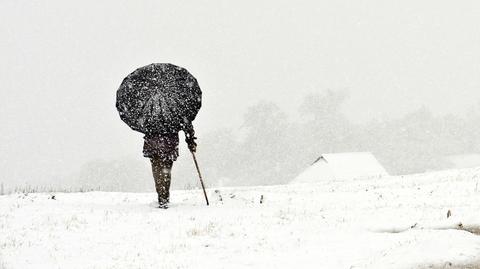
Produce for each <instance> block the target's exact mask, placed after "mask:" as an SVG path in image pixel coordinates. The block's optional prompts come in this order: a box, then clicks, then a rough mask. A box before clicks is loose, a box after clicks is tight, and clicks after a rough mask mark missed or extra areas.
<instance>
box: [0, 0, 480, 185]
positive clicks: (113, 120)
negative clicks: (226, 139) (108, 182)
mask: <svg viewBox="0 0 480 269" xmlns="http://www.w3.org/2000/svg"><path fill="white" fill-rule="evenodd" d="M0 36H1V42H0V59H1V60H0V126H1V127H0V128H1V129H0V130H1V131H0V138H1V144H0V181H4V182H9V181H10V182H11V181H18V182H21V181H23V180H28V181H31V180H32V179H35V178H38V179H42V178H48V177H52V176H55V175H59V174H67V173H69V172H70V171H71V170H73V169H76V168H78V167H79V166H80V165H81V164H83V163H84V162H86V161H88V160H91V159H95V158H104V159H111V158H117V157H122V156H130V155H132V156H133V155H135V156H138V158H141V145H142V139H141V135H140V134H138V133H135V132H133V131H131V130H130V129H129V128H128V127H127V126H126V125H125V124H124V123H123V122H121V121H120V119H119V117H118V114H117V112H116V110H115V106H114V103H115V92H116V89H117V88H118V86H119V84H120V82H121V81H122V79H123V78H124V77H125V76H126V75H127V74H128V73H130V72H131V71H133V70H134V69H135V68H137V67H140V66H143V65H146V64H150V63H152V62H171V63H174V64H177V65H180V66H183V67H185V68H187V69H188V70H189V71H190V72H191V73H192V74H193V75H194V76H196V78H197V79H198V81H199V83H200V86H201V87H202V90H203V93H204V95H203V97H204V99H203V102H204V103H203V104H204V105H203V108H202V110H201V112H200V114H199V116H198V119H197V121H196V122H195V126H196V127H197V132H198V133H199V135H200V139H201V134H202V133H205V132H208V131H209V130H213V129H215V128H217V127H221V126H225V125H228V126H236V125H238V124H239V123H240V119H241V117H242V115H243V112H244V111H245V109H246V108H247V107H248V106H249V105H251V104H253V103H256V102H257V101H259V100H272V101H274V102H277V103H278V104H279V105H280V106H281V107H282V108H284V109H285V110H287V111H289V112H291V113H294V111H295V108H296V107H297V106H298V104H299V103H300V100H301V98H303V96H304V95H305V94H306V93H309V92H316V91H321V90H325V89H333V90H335V89H346V90H348V91H349V92H350V94H351V98H350V100H349V103H348V107H347V108H348V109H347V110H346V113H347V114H348V115H349V116H350V117H351V118H352V119H353V120H356V121H364V120H368V119H371V118H375V117H392V116H393V117H395V116H401V115H402V114H403V113H406V112H408V111H411V110H413V109H415V108H418V107H419V106H421V105H426V106H427V107H429V108H430V109H432V110H433V111H434V112H437V113H448V112H453V113H463V112H464V111H465V109H466V108H467V107H468V106H470V105H472V104H474V103H476V102H477V101H478V100H480V2H478V1H438V0H437V1H405V0H403V1H385V0H378V1H377V0H376V1H279V0H275V1H212V0H209V1H200V0H195V1H158V0H155V1H153V0H152V1H121V0H115V1H114V0H105V1H90V0H88V1H86V0H83V1H63V0H48V1H33V0H28V1H27V0H1V1H0ZM386 115H387V116H386Z"/></svg>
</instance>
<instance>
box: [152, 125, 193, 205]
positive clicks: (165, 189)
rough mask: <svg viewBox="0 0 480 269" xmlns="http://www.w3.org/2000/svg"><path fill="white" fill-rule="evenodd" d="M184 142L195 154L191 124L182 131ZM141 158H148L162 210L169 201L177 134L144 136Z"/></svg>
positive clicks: (177, 142)
mask: <svg viewBox="0 0 480 269" xmlns="http://www.w3.org/2000/svg"><path fill="white" fill-rule="evenodd" d="M183 131H184V133H185V142H187V145H188V148H189V149H190V151H191V152H195V151H196V149H197V144H196V143H195V139H196V137H195V131H194V130H193V125H192V124H191V123H189V124H186V125H185V128H184V129H183ZM144 139H145V142H144V144H143V156H145V157H147V158H150V162H151V164H152V174H153V179H154V181H155V189H156V191H157V194H158V204H159V206H160V207H162V208H166V207H167V206H168V203H169V200H170V182H171V172H172V165H173V162H174V161H176V160H177V157H178V144H179V139H178V132H176V133H175V132H172V133H163V134H162V133H158V134H146V135H145V136H144Z"/></svg>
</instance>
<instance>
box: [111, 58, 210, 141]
mask: <svg viewBox="0 0 480 269" xmlns="http://www.w3.org/2000/svg"><path fill="white" fill-rule="evenodd" d="M201 105H202V91H201V90H200V86H199V85H198V82H197V80H196V79H195V78H194V77H193V76H192V75H191V74H190V73H189V72H188V71H187V70H186V69H184V68H181V67H178V66H176V65H173V64H164V63H157V64H150V65H147V66H144V67H140V68H138V69H137V70H135V71H133V72H132V73H131V74H130V75H128V76H127V77H126V78H125V79H124V80H123V81H122V84H121V85H120V87H119V88H118V90H117V103H116V106H117V110H118V113H119V114H120V118H121V119H122V120H123V121H124V122H125V123H126V124H127V125H128V126H130V128H132V129H133V130H135V131H138V132H141V133H144V134H167V133H174V132H178V131H180V130H182V129H183V127H184V126H185V125H187V124H189V123H191V122H192V121H193V120H194V119H195V117H196V116H197V113H198V110H199V109H200V107H201Z"/></svg>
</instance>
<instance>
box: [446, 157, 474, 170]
mask: <svg viewBox="0 0 480 269" xmlns="http://www.w3.org/2000/svg"><path fill="white" fill-rule="evenodd" d="M446 159H447V161H448V162H450V163H451V164H452V166H453V168H456V169H463V168H473V167H480V154H477V153H471V154H461V155H450V156H447V157H446Z"/></svg>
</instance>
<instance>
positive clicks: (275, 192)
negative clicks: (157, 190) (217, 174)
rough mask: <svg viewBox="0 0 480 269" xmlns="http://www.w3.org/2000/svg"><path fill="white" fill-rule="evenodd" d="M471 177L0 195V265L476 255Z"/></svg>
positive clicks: (299, 262)
mask: <svg viewBox="0 0 480 269" xmlns="http://www.w3.org/2000/svg"><path fill="white" fill-rule="evenodd" d="M479 185H480V169H469V170H457V171H445V172H436V173H429V174H422V175H412V176H404V177H389V178H381V179H368V180H356V181H342V182H338V181H337V182H322V183H318V184H308V185H302V184H299V185H285V186H270V187H249V188H246V187H245V188H222V189H219V192H217V193H216V192H215V189H209V190H208V192H209V195H210V199H211V206H209V207H206V206H205V205H204V200H203V197H202V194H201V192H200V191H197V190H195V191H174V192H173V194H172V202H173V204H172V206H171V208H170V209H168V210H162V209H157V208H155V203H154V199H155V195H154V194H153V193H146V194H137V193H104V192H90V193H55V194H54V195H55V199H51V198H52V197H51V196H52V195H51V194H42V193H40V194H28V195H25V194H12V195H8V196H0V268H2V269H3V268H8V269H10V268H21V269H25V268H49V269H53V268H102V269H103V268H347V269H348V268H416V267H417V266H421V267H422V268H428V267H429V266H430V265H437V266H439V268H444V267H445V266H447V267H446V268H448V265H449V264H450V263H451V264H453V265H463V264H472V263H473V264H474V263H476V262H478V261H479V260H480V236H477V235H475V234H474V233H476V232H477V230H476V227H477V224H480V186H479ZM220 196H221V199H220ZM262 196H263V202H262V203H260V201H261V200H262V198H261V197H262ZM449 210H450V212H451V216H450V217H449V218H448V219H447V212H448V211H449ZM460 223H461V224H462V226H461V227H460V226H459V224H460ZM411 227H413V228H411ZM462 229H463V230H462ZM465 230H470V231H473V232H474V233H472V232H469V231H465Z"/></svg>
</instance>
